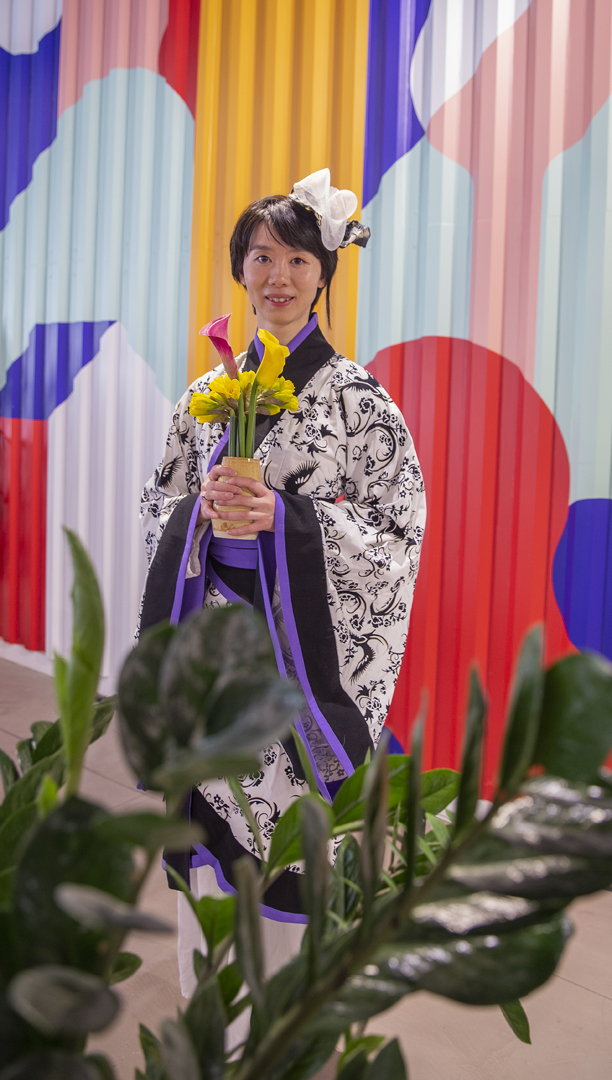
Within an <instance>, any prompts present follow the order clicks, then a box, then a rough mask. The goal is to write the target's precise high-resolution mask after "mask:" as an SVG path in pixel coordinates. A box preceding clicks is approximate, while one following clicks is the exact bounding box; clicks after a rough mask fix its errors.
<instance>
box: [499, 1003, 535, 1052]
mask: <svg viewBox="0 0 612 1080" xmlns="http://www.w3.org/2000/svg"><path fill="white" fill-rule="evenodd" d="M499 1007H500V1009H501V1011H502V1013H503V1014H504V1016H505V1018H506V1020H507V1021H508V1023H509V1024H510V1027H511V1028H512V1030H513V1032H514V1034H515V1035H516V1037H517V1039H520V1040H521V1042H524V1043H529V1044H531V1034H530V1031H529V1020H528V1019H527V1014H526V1012H525V1010H524V1008H523V1006H522V1005H521V1003H520V1001H506V1002H505V1003H504V1004H503V1005H500V1006H499Z"/></svg>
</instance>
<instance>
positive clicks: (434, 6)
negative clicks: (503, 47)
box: [410, 0, 531, 131]
mask: <svg viewBox="0 0 612 1080" xmlns="http://www.w3.org/2000/svg"><path fill="white" fill-rule="evenodd" d="M530 3H531V0H431V7H430V9H429V12H428V14H427V18H426V20H425V23H424V25H423V29H422V30H421V33H420V34H419V39H418V41H417V43H416V47H415V50H414V55H413V57H412V64H411V66H410V93H411V95H412V101H413V103H414V109H415V112H416V114H417V116H418V118H419V121H420V122H421V124H422V126H423V127H424V129H425V131H427V128H428V127H429V122H430V120H431V118H432V116H434V115H435V113H437V111H438V109H440V108H441V107H442V106H443V105H444V102H445V101H448V100H449V98H452V97H453V95H454V94H456V93H458V91H459V90H461V88H462V87H463V86H465V84H466V83H467V82H469V80H470V79H471V78H472V76H473V75H474V74H475V73H476V71H477V69H478V65H479V63H480V60H481V57H482V54H483V53H484V52H485V50H486V49H488V48H489V46H490V45H492V44H493V42H494V41H495V40H496V38H498V37H499V36H500V34H503V33H504V31H505V30H509V29H510V27H511V26H513V25H514V23H515V22H516V21H517V19H519V18H520V17H521V15H522V14H523V13H524V12H525V11H526V10H527V8H528V7H529V4H530Z"/></svg>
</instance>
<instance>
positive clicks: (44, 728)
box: [30, 720, 57, 746]
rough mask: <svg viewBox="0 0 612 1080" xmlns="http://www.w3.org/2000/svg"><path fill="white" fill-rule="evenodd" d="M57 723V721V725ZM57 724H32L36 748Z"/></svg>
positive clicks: (42, 722) (38, 722)
mask: <svg viewBox="0 0 612 1080" xmlns="http://www.w3.org/2000/svg"><path fill="white" fill-rule="evenodd" d="M56 723H57V720H56V721H55V724H56ZM55 724H54V723H53V722H52V721H51V720H35V721H34V723H33V724H30V731H31V732H32V740H33V742H34V746H38V744H39V742H40V740H41V739H42V737H43V735H46V733H47V732H48V731H49V730H50V729H51V728H52V727H55Z"/></svg>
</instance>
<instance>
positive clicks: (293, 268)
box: [240, 224, 325, 345]
mask: <svg viewBox="0 0 612 1080" xmlns="http://www.w3.org/2000/svg"><path fill="white" fill-rule="evenodd" d="M240 278H241V281H242V283H243V285H245V286H246V291H247V293H248V294H249V300H250V301H251V303H252V305H253V307H254V308H255V312H256V314H257V325H258V327H261V328H262V329H264V330H269V331H270V333H271V334H274V336H275V337H277V338H278V340H279V341H280V343H281V345H288V344H289V342H290V341H291V340H292V338H294V337H295V335H296V334H298V333H299V332H300V330H301V329H302V327H304V326H305V325H306V323H307V322H308V320H309V318H310V308H311V306H312V302H313V300H314V298H315V296H316V293H317V289H322V288H323V286H324V285H325V278H324V277H323V276H322V274H321V263H320V260H319V259H317V257H316V255H313V254H311V252H310V251H301V250H298V249H293V248H288V247H285V245H284V244H281V243H280V241H279V240H277V239H276V237H275V236H274V235H273V234H272V233H270V232H268V230H267V228H266V226H265V225H263V224H261V225H258V226H257V228H256V229H255V232H254V233H253V237H252V240H251V247H250V249H249V253H248V255H247V256H246V258H245V260H244V263H243V266H242V273H241V275H240Z"/></svg>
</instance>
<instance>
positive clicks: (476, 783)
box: [455, 668, 485, 838]
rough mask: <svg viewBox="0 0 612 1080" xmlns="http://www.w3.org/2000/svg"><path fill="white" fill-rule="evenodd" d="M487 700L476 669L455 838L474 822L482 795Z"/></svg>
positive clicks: (465, 738) (466, 729) (473, 679)
mask: <svg viewBox="0 0 612 1080" xmlns="http://www.w3.org/2000/svg"><path fill="white" fill-rule="evenodd" d="M484 718H485V700H484V696H483V693H482V688H481V686H480V681H479V679H478V674H477V672H476V669H475V668H472V670H471V672H470V696H469V700H468V711H467V718H466V724H465V737H464V743H463V761H462V765H461V781H460V783H459V794H458V796H457V815H456V818H455V835H456V836H457V837H458V838H460V837H462V836H463V835H464V834H465V832H466V830H467V829H469V827H470V825H471V824H472V822H473V821H474V816H475V814H476V807H477V805H478V796H479V794H480V770H481V765H482V742H483V737H484Z"/></svg>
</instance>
